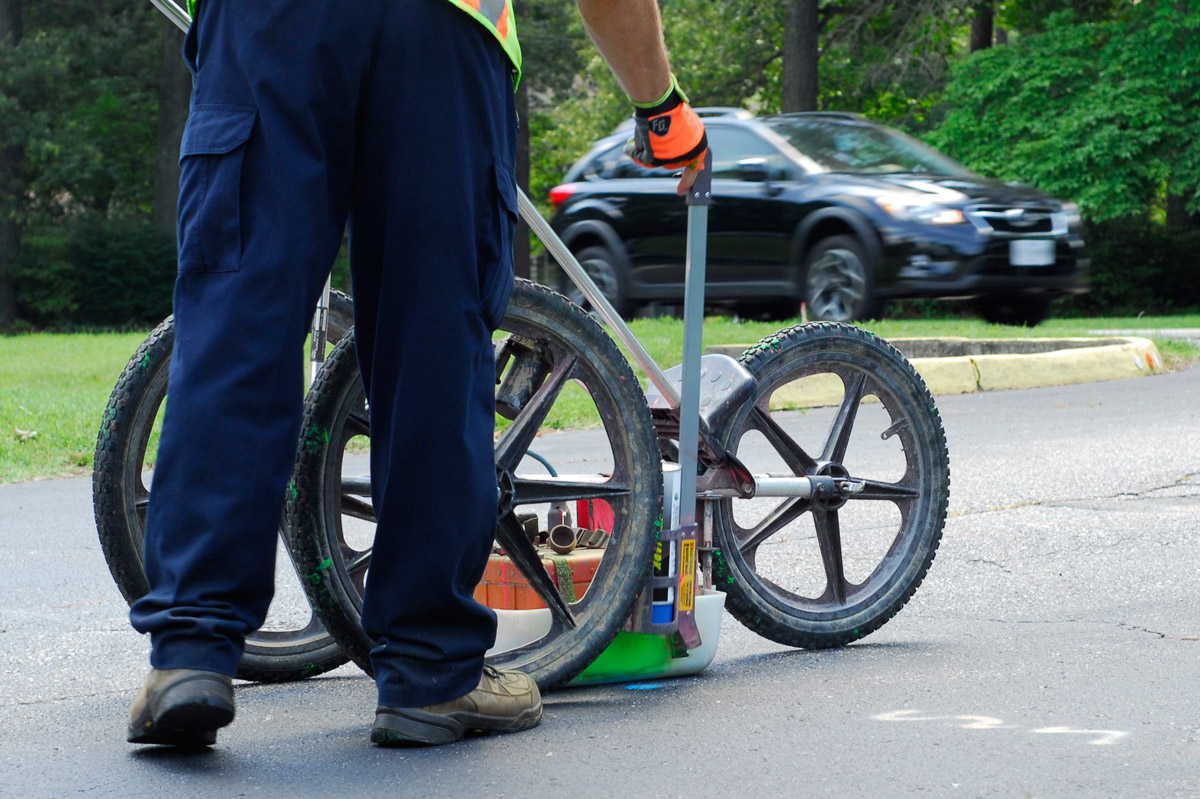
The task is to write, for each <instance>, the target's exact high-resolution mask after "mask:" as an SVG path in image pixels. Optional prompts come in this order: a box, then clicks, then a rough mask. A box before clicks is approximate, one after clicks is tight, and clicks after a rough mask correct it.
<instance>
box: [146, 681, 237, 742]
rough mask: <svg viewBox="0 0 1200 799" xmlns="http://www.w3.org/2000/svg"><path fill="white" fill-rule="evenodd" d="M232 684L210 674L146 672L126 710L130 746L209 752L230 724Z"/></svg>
mask: <svg viewBox="0 0 1200 799" xmlns="http://www.w3.org/2000/svg"><path fill="white" fill-rule="evenodd" d="M233 713H234V710H233V680H232V679H231V678H230V677H229V676H227V675H225V674H218V673H216V672H213V671H198V670H196V669H165V670H160V669H151V670H150V674H149V675H148V676H147V677H146V684H145V685H143V686H142V690H141V693H139V694H138V695H137V698H136V699H134V700H133V707H131V708H130V709H129V735H128V737H127V739H126V740H128V741H129V742H130V743H131V744H164V745H166V746H212V745H213V744H215V743H216V742H217V729H218V728H220V727H224V726H225V725H226V724H228V723H229V722H231V721H233Z"/></svg>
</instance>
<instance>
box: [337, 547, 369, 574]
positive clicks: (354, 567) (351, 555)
mask: <svg viewBox="0 0 1200 799" xmlns="http://www.w3.org/2000/svg"><path fill="white" fill-rule="evenodd" d="M343 549H344V550H345V552H344V554H343V555H342V557H343V559H344V560H345V562H346V573H347V574H349V575H350V576H352V577H356V576H357V575H359V574H362V573H363V572H365V571H366V570H367V569H368V568H370V566H371V550H370V549H364V550H362V551H361V552H359V551H357V550H353V549H349V548H348V547H344V548H343ZM355 582H359V581H358V580H356V581H355Z"/></svg>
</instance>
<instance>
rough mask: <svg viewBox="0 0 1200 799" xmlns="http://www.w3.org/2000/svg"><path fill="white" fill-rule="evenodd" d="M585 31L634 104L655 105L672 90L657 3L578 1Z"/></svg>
mask: <svg viewBox="0 0 1200 799" xmlns="http://www.w3.org/2000/svg"><path fill="white" fill-rule="evenodd" d="M577 3H578V5H579V13H580V15H581V16H582V17H583V24H584V27H585V28H587V32H588V35H589V36H590V37H591V38H592V41H593V42H594V43H595V45H596V48H597V49H599V50H600V55H602V56H604V60H605V61H607V62H608V66H609V68H610V69H612V72H613V75H615V76H616V78H617V82H618V83H620V84H621V88H622V89H624V90H625V93H626V94H627V95H629V99H631V100H632V101H633V102H635V103H641V104H645V103H654V102H657V101H658V100H660V99H662V97H663V95H664V94H666V93H667V91H668V90H669V89H670V88H671V67H670V64H669V63H668V61H667V47H666V45H665V44H664V43H663V34H662V20H661V19H660V18H659V15H658V3H657V2H656V0H577Z"/></svg>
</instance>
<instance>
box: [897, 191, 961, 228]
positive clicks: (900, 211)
mask: <svg viewBox="0 0 1200 799" xmlns="http://www.w3.org/2000/svg"><path fill="white" fill-rule="evenodd" d="M875 203H876V204H877V205H878V206H879V207H880V208H882V209H883V210H884V211H886V212H887V213H888V214H889V215H890V216H894V217H896V218H897V219H903V220H905V221H906V222H920V223H922V224H926V225H957V224H960V223H961V222H963V221H964V219H963V212H962V211H961V210H959V209H957V208H947V207H946V206H944V205H937V204H931V203H929V202H926V201H924V200H923V199H918V198H915V197H914V198H910V197H896V196H894V195H885V196H883V197H876V198H875Z"/></svg>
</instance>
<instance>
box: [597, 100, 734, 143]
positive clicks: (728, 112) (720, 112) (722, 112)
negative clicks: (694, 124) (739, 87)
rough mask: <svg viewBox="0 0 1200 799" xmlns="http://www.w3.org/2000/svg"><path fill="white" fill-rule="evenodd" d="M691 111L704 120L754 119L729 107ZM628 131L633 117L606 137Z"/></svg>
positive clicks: (717, 106)
mask: <svg viewBox="0 0 1200 799" xmlns="http://www.w3.org/2000/svg"><path fill="white" fill-rule="evenodd" d="M692 110H693V111H695V112H696V116H699V117H703V118H705V119H712V118H714V117H724V118H726V119H754V113H753V112H752V111H747V110H746V109H745V108H735V107H734V106H731V105H730V106H725V105H713V106H701V107H700V108H693V109H692ZM630 130H633V117H627V118H625V119H622V120H621V121H620V122H618V123H617V126H616V127H615V128H613V129H612V133H610V134H608V135H609V136H615V135H616V134H618V133H625V132H626V131H630Z"/></svg>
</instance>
